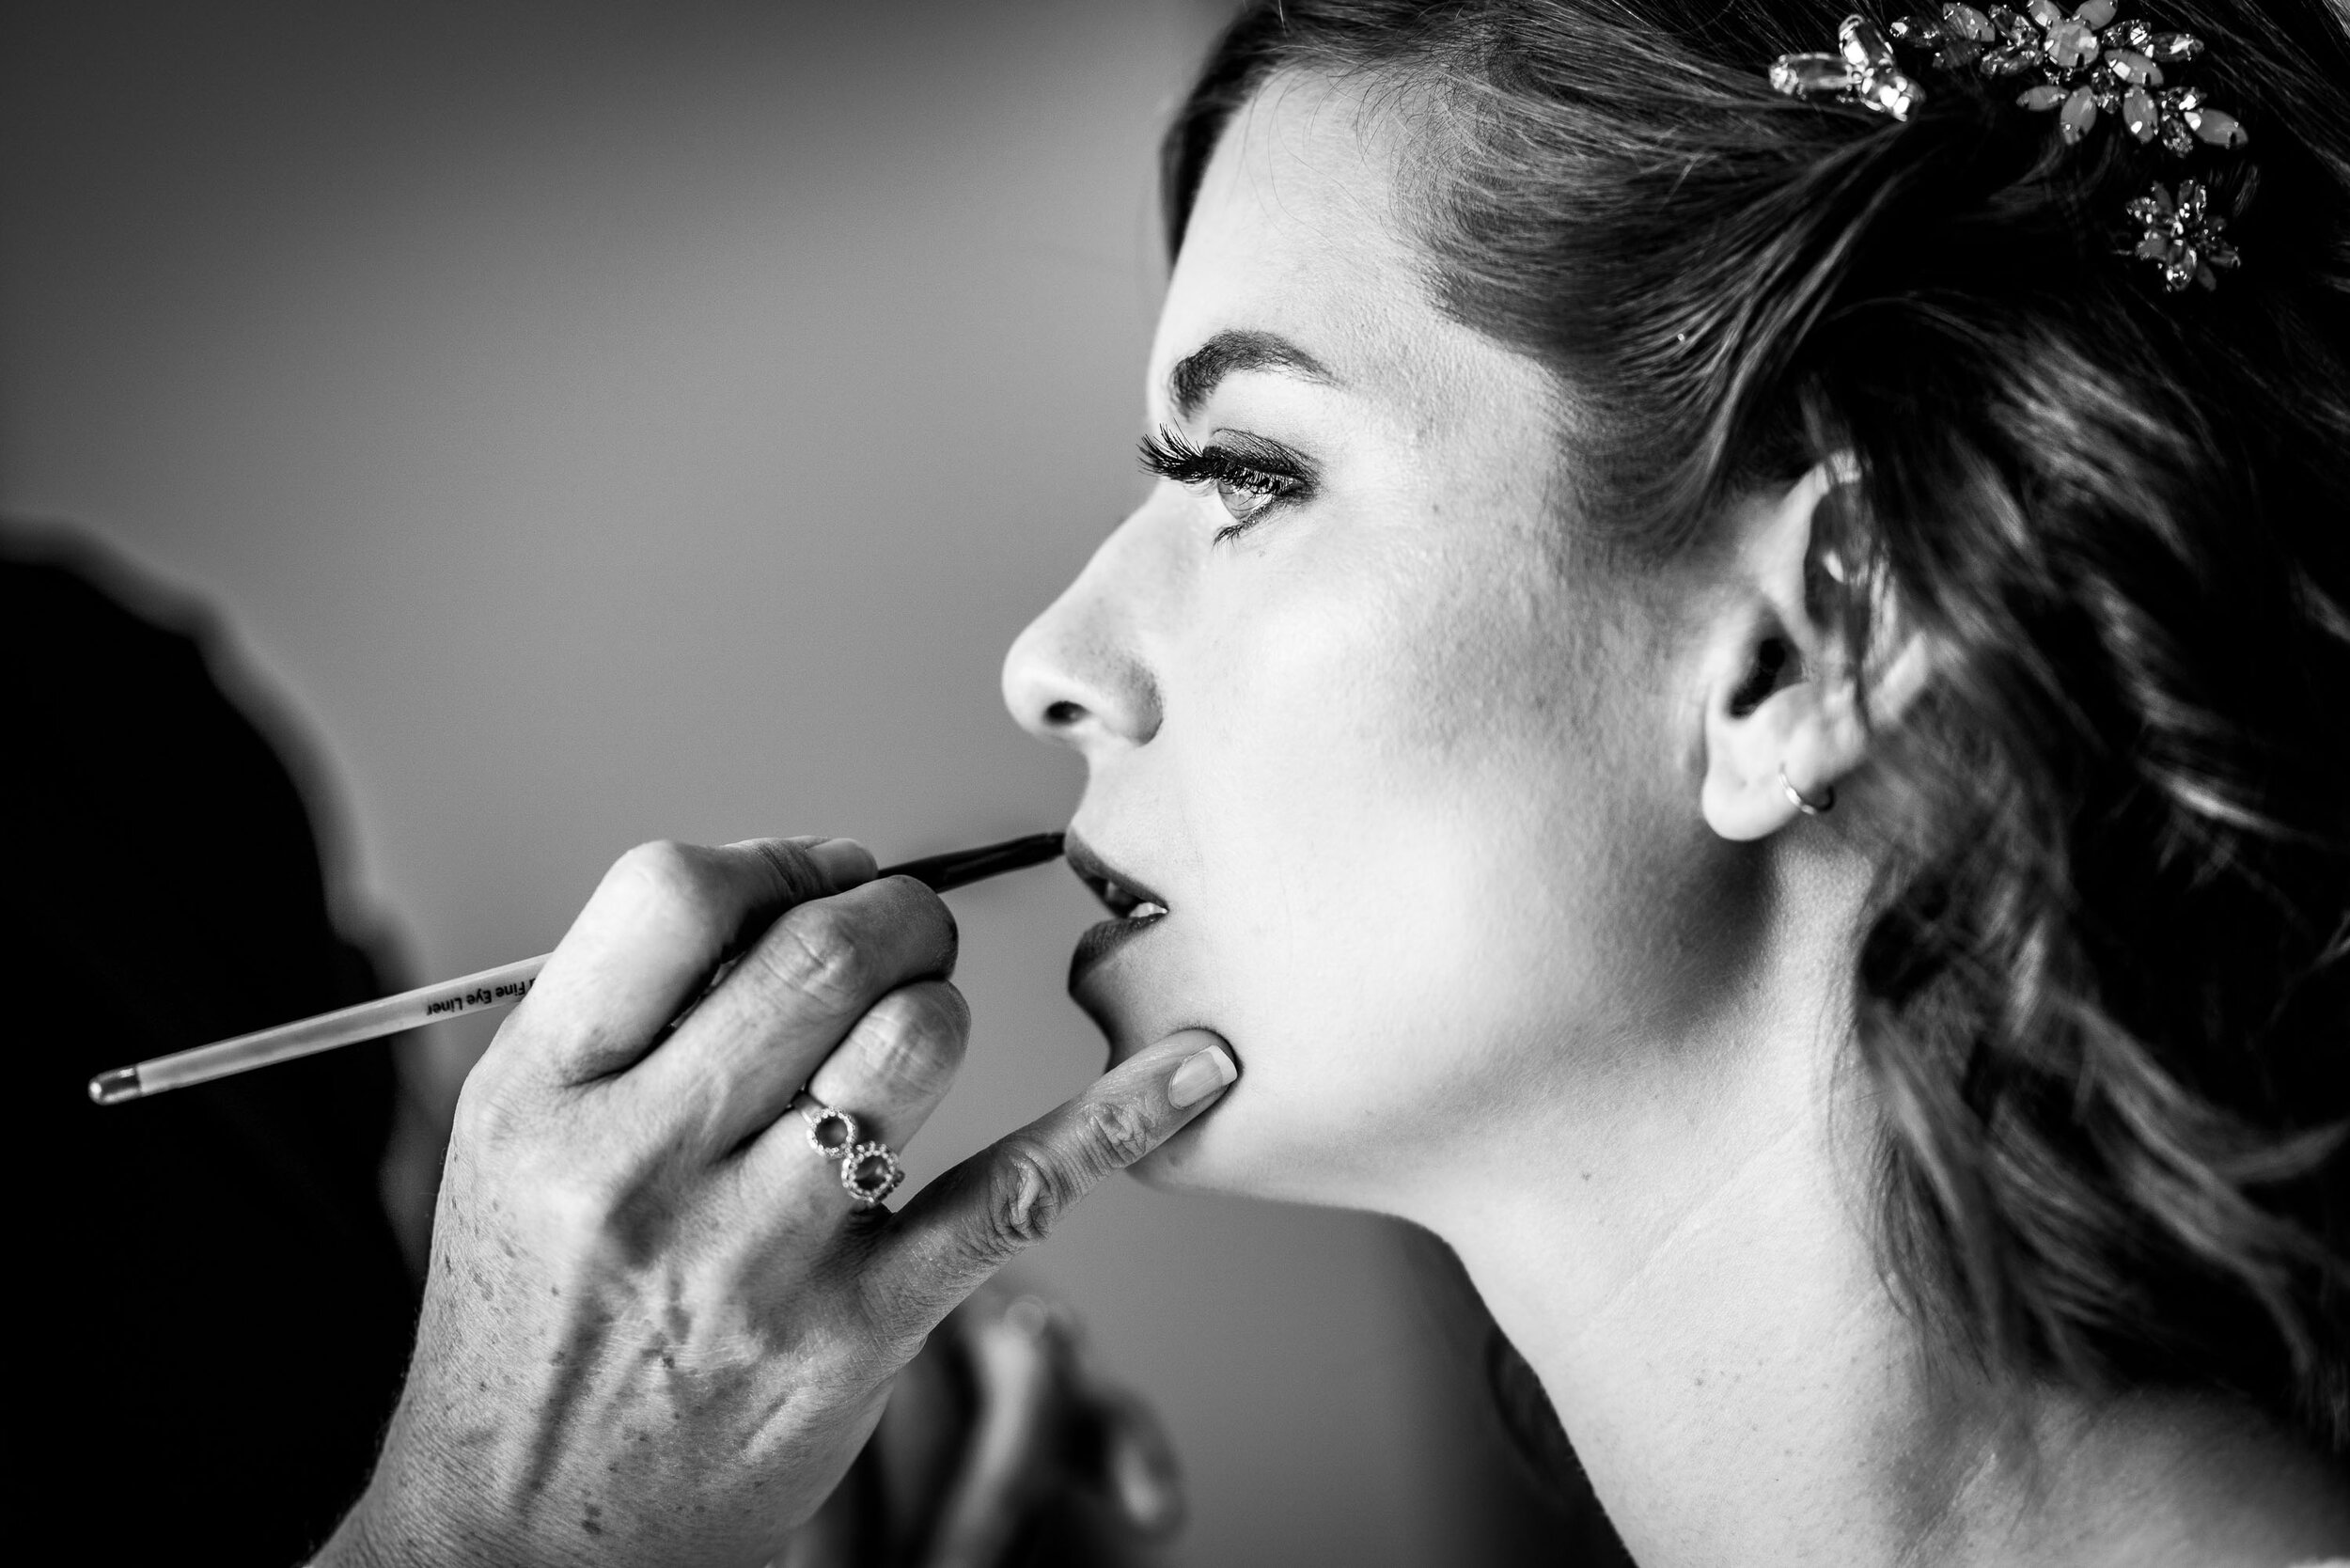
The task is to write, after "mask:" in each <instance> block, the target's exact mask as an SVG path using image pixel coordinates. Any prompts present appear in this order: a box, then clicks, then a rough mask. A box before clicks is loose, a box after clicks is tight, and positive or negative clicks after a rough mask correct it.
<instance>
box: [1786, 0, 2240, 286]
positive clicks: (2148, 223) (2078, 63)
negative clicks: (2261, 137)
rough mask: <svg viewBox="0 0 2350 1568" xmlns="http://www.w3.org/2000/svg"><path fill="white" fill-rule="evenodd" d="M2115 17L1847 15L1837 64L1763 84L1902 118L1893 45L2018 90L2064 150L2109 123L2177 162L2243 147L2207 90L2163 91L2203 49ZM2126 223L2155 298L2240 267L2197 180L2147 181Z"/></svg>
mask: <svg viewBox="0 0 2350 1568" xmlns="http://www.w3.org/2000/svg"><path fill="white" fill-rule="evenodd" d="M2120 13H2121V7H2120V6H2119V5H2118V4H2116V0H2087V3H2086V4H2084V5H2081V6H2079V7H2078V8H2076V9H2074V10H2072V11H2070V12H2067V11H2066V10H2065V9H2064V8H2063V7H2061V6H2060V5H2058V4H2057V3H2056V0H2030V4H2029V5H2028V6H2027V7H2026V8H2024V9H2023V10H2021V11H2018V10H2016V9H2014V8H2013V7H2009V6H1994V7H1992V8H1990V9H1989V10H1987V11H1984V10H1978V9H1977V8H1974V7H1973V6H1966V5H1945V6H1944V7H1942V8H1941V10H1940V12H1939V13H1938V14H1934V15H1929V14H1926V13H1923V12H1920V13H1918V14H1916V15H1912V16H1906V17H1904V18H1902V19H1901V20H1900V21H1897V22H1894V23H1892V24H1889V25H1888V27H1886V28H1885V29H1884V30H1882V31H1880V30H1879V29H1878V28H1877V27H1876V25H1875V24H1872V23H1871V22H1870V21H1869V20H1868V19H1867V18H1865V17H1860V16H1849V17H1846V18H1845V19H1844V24H1843V26H1842V27H1841V28H1840V29H1838V33H1837V51H1836V53H1835V54H1833V55H1780V56H1779V57H1778V59H1777V60H1775V61H1773V62H1772V64H1771V72H1770V75H1771V86H1774V87H1776V88H1777V89H1778V90H1779V91H1780V92H1783V93H1786V94H1788V95H1789V96H1790V97H1794V98H1803V99H1809V100H1812V101H1816V102H1837V103H1849V104H1854V105H1857V107H1860V108H1863V109H1868V110H1871V111H1872V112H1873V113H1876V114H1881V115H1888V116H1890V117H1892V118H1894V119H1899V120H1905V119H1907V118H1909V116H1910V111H1911V110H1913V109H1914V108H1916V107H1917V106H1918V105H1919V103H1922V102H1925V97H1926V94H1925V89H1924V88H1923V87H1921V86H1919V84H1918V82H1917V81H1916V79H1915V78H1913V77H1911V76H1909V75H1908V74H1906V73H1905V72H1904V71H1903V70H1902V67H1901V62H1900V59H1899V58H1898V56H1897V55H1895V53H1894V50H1895V46H1896V45H1899V46H1901V47H1903V48H1906V49H1909V50H1911V51H1913V52H1917V53H1921V54H1923V55H1926V56H1927V58H1928V59H1929V60H1930V62H1931V63H1932V64H1933V65H1934V66H1935V68H1936V69H1938V70H1941V71H1966V70H1968V69H1970V68H1971V69H1973V70H1974V71H1977V72H1979V73H1980V74H1982V76H1984V77H1987V78H2003V79H2005V80H2006V81H2008V82H2010V83H2013V84H2019V85H2021V86H2022V87H2023V91H2022V92H2021V93H2019V94H2018V95H2017V97H2016V100H2015V102H2016V103H2017V104H2018V105H2020V106H2021V107H2023V108H2025V109H2029V110H2031V111H2032V112H2034V113H2038V114H2050V113H2053V114H2054V115H2055V117H2056V124H2057V133H2058V134H2059V135H2060V136H2061V137H2062V138H2063V140H2064V143H2065V145H2066V146H2068V147H2077V146H2079V145H2080V144H2081V143H2082V142H2083V141H2086V140H2087V139H2088V138H2089V137H2090V135H2091V134H2092V133H2094V132H2095V131H2096V130H2097V128H2098V127H2099V126H2100V125H2102V124H2104V123H2105V122H2106V121H2107V120H2108V119H2110V120H2113V121H2116V122H2118V123H2119V124H2120V125H2121V127H2122V129H2123V132H2124V133H2127V134H2128V135H2130V136H2131V137H2132V138H2134V139H2135V140H2137V141H2139V142H2140V143H2143V144H2146V145H2150V146H2151V145H2154V144H2155V143H2159V144H2160V145H2161V146H2162V148H2163V149H2164V150H2165V151H2166V152H2168V153H2170V156H2172V157H2173V158H2186V157H2189V156H2191V155H2192V154H2194V153H2195V152H2196V151H2197V150H2198V149H2201V148H2205V147H2209V148H2212V149H2217V150H2220V151H2230V152H2232V151H2234V150H2236V149H2240V148H2242V147H2243V146H2244V145H2245V144H2246V143H2247V142H2248V141H2249V140H2250V137H2249V136H2248V134H2247V133H2246V132H2245V129H2244V127H2243V126H2242V125H2241V124H2240V123H2238V121H2237V120H2236V118H2235V117H2234V116H2233V115H2232V114H2229V113H2228V112H2227V111H2226V110H2224V109H2217V108H2214V107H2213V106H2212V105H2211V104H2210V103H2209V102H2206V101H2205V100H2204V98H2203V95H2202V92H2201V89H2200V88H2197V87H2189V86H2172V85H2170V81H2169V73H2168V71H2166V70H2165V68H2166V67H2170V68H2172V69H2176V68H2177V67H2180V66H2184V65H2186V64H2187V63H2188V62H2190V61H2192V60H2193V59H2195V58H2196V56H2198V55H2201V54H2202V53H2203V42H2202V40H2201V39H2198V38H2196V37H2195V36H2194V35H2193V34H2190V33H2157V32H2155V31H2154V29H2153V28H2152V27H2150V26H2149V25H2148V24H2145V23H2144V22H2141V21H2139V20H2138V19H2137V18H2135V17H2132V18H2123V17H2122V16H2121V14H2120ZM1888 34H1890V38H1889V39H1888V36H1887V35H1888ZM2124 211H2125V212H2127V214H2128V215H2129V216H2130V217H2131V218H2132V219H2133V220H2135V221H2136V222H2137V224H2138V226H2139V239H2138V243H2137V244H2136V245H2135V246H2134V247H2132V248H2131V249H2130V250H2129V251H2128V252H2127V254H2129V255H2131V256H2135V257H2137V258H2139V259H2141V260H2145V261H2151V262H2153V263H2154V265H2155V266H2156V267H2157V268H2159V269H2160V271H2161V274H2162V281H2163V287H2164V288H2166V289H2168V290H2170V292H2172V293H2177V292H2179V291H2180V290H2184V289H2186V287H2187V286H2188V285H2189V284H2201V286H2202V287H2204V288H2206V289H2211V288H2216V287H2217V285H2218V276H2217V272H2216V271H2215V269H2219V270H2223V271H2224V270H2226V269H2230V268H2233V267H2234V266H2236V265H2237V264H2238V261H2239V258H2238V257H2237V255H2236V251H2235V248H2234V247H2233V245H2231V244H2229V243H2227V241H2226V240H2224V239H2223V238H2221V234H2222V231H2223V230H2224V229H2225V228H2226V227H2227V222H2226V220H2225V219H2223V218H2221V217H2220V216H2219V215H2218V214H2217V212H2213V211H2212V210H2211V196H2210V193H2209V191H2208V190H2207V189H2206V187H2205V186H2204V184H2203V182H2202V181H2201V180H2191V179H2189V180H2180V181H2179V184H2178V188H2177V190H2176V192H2175V194H2174V193H2173V191H2172V190H2171V188H2170V186H2167V185H2165V184H2164V183H2163V182H2162V181H2160V180H2155V181H2154V183H2153V185H2152V187H2151V188H2150V189H2149V190H2148V191H2147V193H2146V195H2144V196H2139V198H2137V199H2136V200H2134V201H2132V202H2131V203H2129V205H2128V207H2127V208H2126V209H2125V210H2124Z"/></svg>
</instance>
